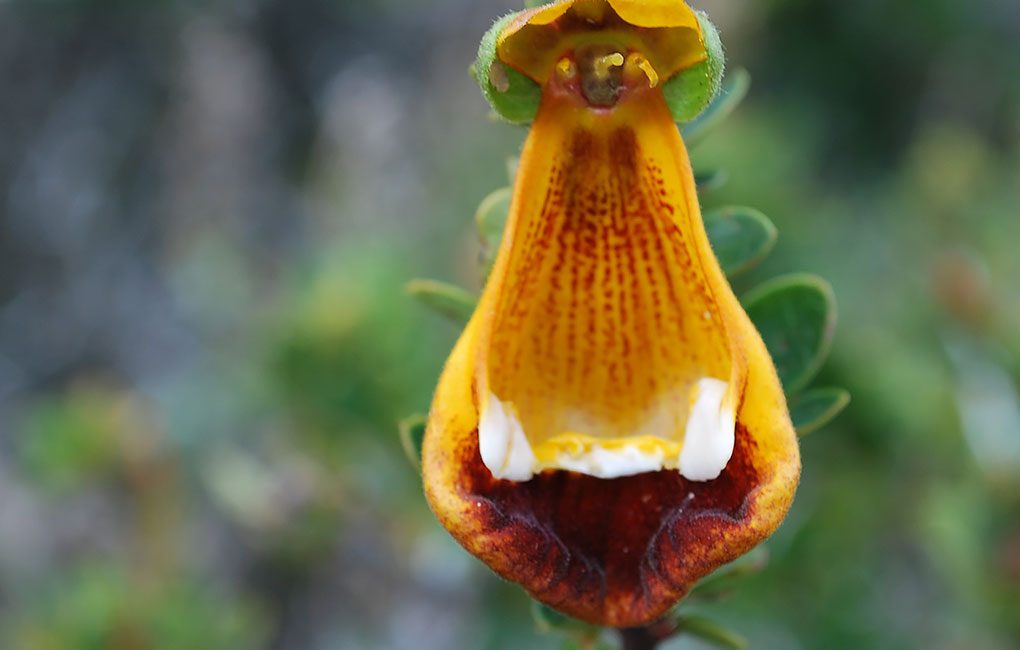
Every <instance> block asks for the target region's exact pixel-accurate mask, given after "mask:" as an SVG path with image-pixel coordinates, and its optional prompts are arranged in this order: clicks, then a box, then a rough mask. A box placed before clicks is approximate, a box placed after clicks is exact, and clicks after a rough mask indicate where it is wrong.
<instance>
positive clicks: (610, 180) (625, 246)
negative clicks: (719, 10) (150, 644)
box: [422, 0, 800, 627]
mask: <svg viewBox="0 0 1020 650" xmlns="http://www.w3.org/2000/svg"><path fill="white" fill-rule="evenodd" d="M713 39H715V42H716V43H717V37H716V36H715V34H714V29H713V28H712V27H711V25H710V24H709V23H708V22H707V20H705V19H704V17H703V16H701V15H699V14H696V13H695V12H693V11H692V10H691V9H690V8H689V7H688V6H687V5H686V4H684V3H683V2H682V0H563V1H561V2H556V3H554V4H551V5H547V6H544V7H539V8H536V9H531V10H528V11H524V12H521V13H519V14H516V15H514V16H511V17H508V18H507V19H504V20H503V21H501V22H500V23H497V27H496V28H495V30H494V34H493V37H492V38H491V39H490V46H489V50H490V53H491V62H490V63H489V65H488V69H482V70H480V71H478V73H479V74H480V76H481V79H480V81H482V83H483V88H486V89H487V92H489V93H496V94H498V93H501V92H503V93H510V92H513V93H516V92H517V91H518V90H522V92H523V94H522V95H521V96H524V97H526V96H527V93H528V92H530V90H529V87H528V86H527V84H533V85H534V86H535V87H537V88H538V98H539V100H538V104H537V106H536V107H534V122H533V125H532V127H531V131H530V133H529V135H528V139H527V142H526V143H525V145H524V150H523V153H522V156H521V162H520V166H519V171H518V175H517V179H516V182H515V187H514V191H513V198H512V201H511V208H510V216H509V219H508V222H507V226H506V232H505V235H504V238H503V243H502V245H501V248H500V251H499V254H498V257H497V259H496V262H495V265H494V267H493V270H492V272H491V274H490V276H489V280H488V283H487V285H486V287H485V289H484V291H483V293H482V296H481V298H480V301H479V304H478V307H477V309H476V311H475V312H474V314H473V316H472V318H471V320H470V322H469V324H468V326H467V328H466V329H465V331H464V332H463V334H462V335H461V337H460V340H459V341H458V343H457V345H456V347H455V348H454V350H453V352H452V354H451V356H450V358H449V359H448V361H447V363H446V367H445V369H444V371H443V373H442V376H441V378H440V381H439V385H438V388H437V390H436V394H435V397H434V401H433V405H432V409H431V412H430V415H429V421H428V426H427V432H426V436H425V441H424V448H423V455H422V472H423V480H424V485H425V492H426V496H427V498H428V501H429V504H430V505H431V507H432V509H433V511H434V512H435V513H436V515H437V517H438V518H439V520H440V521H441V522H442V523H443V525H444V526H445V527H446V528H447V529H448V530H449V531H450V532H451V533H452V535H453V536H454V537H455V538H456V539H457V540H458V541H459V542H460V543H461V544H462V545H463V546H464V547H465V548H467V549H468V550H469V551H470V552H471V553H473V554H475V555H476V556H478V557H479V558H480V559H482V560H483V561H484V562H485V563H486V564H488V565H489V566H490V567H491V568H492V569H493V570H495V571H496V572H497V573H498V574H500V575H501V576H503V577H505V578H507V579H509V580H513V581H515V582H518V583H520V584H521V585H523V586H524V587H525V588H526V589H527V590H528V591H529V592H530V593H531V594H532V596H534V597H535V598H536V599H538V600H540V601H542V602H544V603H546V604H548V605H550V606H552V607H555V608H557V609H559V610H561V611H563V612H566V613H568V614H570V615H572V616H575V617H577V618H580V619H583V620H586V621H589V622H592V623H596V624H602V625H610V626H618V627H624V626H634V625H640V624H644V623H647V622H649V621H652V620H654V619H655V618H657V617H659V616H661V615H662V614H663V613H664V612H665V611H666V610H667V609H668V608H669V607H671V606H672V605H674V604H675V603H676V602H677V601H678V600H679V599H680V598H682V597H683V596H684V595H685V594H686V593H687V591H689V590H690V588H691V586H692V585H693V584H694V583H695V582H696V581H697V580H699V579H700V578H701V577H703V576H705V575H706V574H708V573H709V572H711V571H712V570H713V569H714V568H716V567H718V566H719V565H721V564H723V563H726V562H728V561H731V560H733V559H735V558H736V557H738V556H740V555H741V554H743V553H745V552H747V551H748V550H750V549H751V548H752V547H754V546H755V545H756V544H758V543H759V542H760V541H761V540H763V539H764V538H765V537H767V536H768V535H769V534H771V533H772V531H773V530H775V528H776V527H777V526H778V525H779V523H780V522H781V521H782V519H783V517H784V516H785V514H786V511H787V509H788V508H789V505H790V502H791V501H792V499H793V493H794V490H795V488H796V484H797V480H798V476H799V472H800V460H799V453H798V449H797V440H796V435H795V433H794V430H793V427H792V425H791V423H790V419H789V415H788V413H787V408H786V402H785V398H784V395H783V391H782V387H781V386H780V383H779V380H778V378H777V376H776V372H775V369H774V368H773V364H772V361H771V359H770V358H769V356H768V352H767V351H766V349H765V346H764V344H763V343H762V340H761V337H760V336H759V335H758V333H757V332H756V331H755V329H754V326H753V325H752V324H751V322H750V320H749V319H748V317H747V315H746V314H745V313H744V311H743V309H742V308H741V306H740V303H739V302H738V300H737V298H736V297H735V296H734V294H733V291H732V290H731V288H730V286H729V284H728V283H727V281H726V278H725V275H724V274H723V272H722V270H721V269H720V267H719V264H718V262H717V261H716V259H715V256H714V255H713V253H712V251H711V248H710V246H709V242H708V239H707V236H706V234H705V230H704V226H703V224H702V220H701V213H700V208H699V205H698V199H697V194H696V190H695V185H694V179H693V173H692V171H691V166H690V162H689V160H688V157H687V153H686V149H685V147H684V144H683V142H682V140H681V138H680V135H679V132H678V129H677V127H676V125H675V123H674V117H676V115H677V113H678V112H680V113H683V112H685V111H688V110H689V105H690V102H689V101H688V102H687V104H685V105H684V107H681V109H679V110H678V109H677V108H676V106H675V105H676V103H677V102H678V101H679V102H680V103H681V104H683V102H684V101H687V100H689V99H690V98H689V97H681V98H679V100H678V99H677V94H676V89H677V88H678V87H679V88H681V89H682V90H684V91H685V92H686V94H687V95H696V94H697V89H698V88H709V89H710V90H711V92H714V88H715V86H717V85H718V76H719V75H721V61H718V60H716V59H717V54H718V47H714V46H713V45H712V41H713ZM485 51H486V45H485V43H484V42H483V54H484V52H485ZM482 63H483V64H484V63H485V61H484V56H483V57H482ZM522 79H523V80H524V81H525V82H526V83H523V82H522ZM522 84H523V85H522ZM671 88H672V90H671ZM692 89H693V90H692ZM710 94H711V93H709V95H710ZM671 95H672V98H671ZM707 98H708V96H707V95H706V96H703V97H701V99H700V100H699V101H700V105H703V104H704V103H705V102H704V100H706V99H707ZM496 103H497V102H494V105H495V104H496ZM523 105H524V104H522V103H519V104H518V105H517V108H520V107H521V106H523ZM515 110H516V109H515ZM515 114H516V115H518V116H521V115H523V114H524V111H523V110H517V112H516V113H515Z"/></svg>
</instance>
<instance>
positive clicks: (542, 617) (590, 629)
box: [531, 600, 601, 640]
mask: <svg viewBox="0 0 1020 650" xmlns="http://www.w3.org/2000/svg"><path fill="white" fill-rule="evenodd" d="M531 618H532V619H534V621H535V627H537V628H538V631H539V632H542V633H544V634H550V633H558V634H565V635H568V636H570V637H571V638H572V639H574V640H593V639H595V638H597V637H598V635H599V634H600V633H601V629H600V628H598V627H596V626H594V625H590V624H588V623H585V622H584V621H579V620H577V619H576V618H571V617H569V616H567V615H566V614H561V613H560V612H557V611H556V610H555V609H553V608H552V607H549V606H548V605H543V604H542V603H540V602H538V601H537V600H533V601H531Z"/></svg>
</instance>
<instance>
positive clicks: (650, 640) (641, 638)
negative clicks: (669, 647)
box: [620, 627, 662, 650]
mask: <svg viewBox="0 0 1020 650" xmlns="http://www.w3.org/2000/svg"><path fill="white" fill-rule="evenodd" d="M620 641H621V642H622V645H621V646H620V648H621V650H655V649H656V648H657V647H659V643H660V642H661V641H662V637H661V636H660V635H658V634H656V633H654V632H653V631H652V630H651V629H650V628H647V627H627V628H623V629H622V630H620Z"/></svg>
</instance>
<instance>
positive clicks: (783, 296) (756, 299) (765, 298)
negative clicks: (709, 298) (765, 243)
mask: <svg viewBox="0 0 1020 650" xmlns="http://www.w3.org/2000/svg"><path fill="white" fill-rule="evenodd" d="M743 303H744V308H745V309H746V310H747V314H748V316H750V317H751V320H752V321H754V324H755V327H757V328H758V331H759V332H760V333H761V336H762V338H763V339H764V340H765V346H766V347H767V348H768V350H769V354H770V355H772V361H773V362H774V363H775V365H776V370H777V371H778V372H779V378H780V380H782V382H783V388H784V389H785V391H786V394H787V395H793V394H794V393H796V392H798V391H799V390H801V389H802V388H804V387H805V386H807V384H808V382H810V381H811V378H812V377H814V376H815V373H817V372H818V370H819V368H821V366H822V363H823V362H824V361H825V357H826V356H828V354H829V349H830V348H831V346H832V336H833V334H834V333H835V329H836V299H835V296H834V295H833V293H832V287H831V286H830V285H829V283H828V282H826V281H825V280H823V279H822V278H819V277H817V276H813V275H806V274H791V275H785V276H782V277H778V278H775V279H774V280H770V281H768V282H766V283H765V284H762V285H760V286H759V287H757V288H755V289H753V290H752V291H751V292H750V293H748V294H747V296H745V297H744V300H743Z"/></svg>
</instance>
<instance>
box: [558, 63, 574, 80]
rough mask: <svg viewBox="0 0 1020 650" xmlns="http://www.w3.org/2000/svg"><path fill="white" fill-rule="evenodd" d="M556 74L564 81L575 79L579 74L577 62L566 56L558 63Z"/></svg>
mask: <svg viewBox="0 0 1020 650" xmlns="http://www.w3.org/2000/svg"><path fill="white" fill-rule="evenodd" d="M556 74H557V75H559V77H560V79H561V80H563V81H568V80H570V79H573V78H574V77H576V76H577V64H576V63H574V62H573V61H572V60H571V59H568V58H566V57H564V58H562V59H560V60H559V63H557V64H556Z"/></svg>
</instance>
